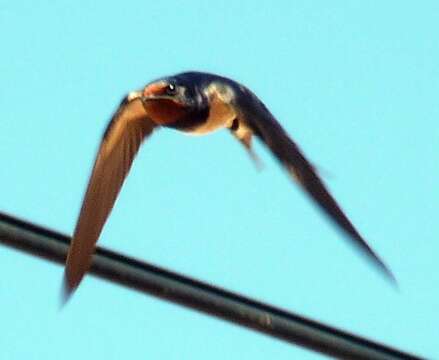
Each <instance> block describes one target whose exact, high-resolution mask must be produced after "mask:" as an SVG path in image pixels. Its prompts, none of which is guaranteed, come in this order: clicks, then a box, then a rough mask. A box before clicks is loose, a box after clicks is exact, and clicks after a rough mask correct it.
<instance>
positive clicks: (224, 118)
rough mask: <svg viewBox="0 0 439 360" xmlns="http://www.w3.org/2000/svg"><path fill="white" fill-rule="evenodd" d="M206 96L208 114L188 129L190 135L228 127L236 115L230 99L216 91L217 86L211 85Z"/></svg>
mask: <svg viewBox="0 0 439 360" xmlns="http://www.w3.org/2000/svg"><path fill="white" fill-rule="evenodd" d="M207 96H208V98H209V113H208V116H207V118H206V120H205V121H204V122H202V123H200V124H198V125H197V126H195V127H194V128H192V129H190V130H189V131H188V133H189V134H191V135H204V134H208V133H210V132H213V131H215V130H218V129H222V128H228V127H230V126H232V123H233V120H234V119H235V117H236V113H235V111H234V108H233V106H232V105H231V104H230V99H228V98H227V97H225V96H224V94H223V93H220V92H218V91H217V88H215V87H212V88H211V89H210V91H209V90H208V93H207Z"/></svg>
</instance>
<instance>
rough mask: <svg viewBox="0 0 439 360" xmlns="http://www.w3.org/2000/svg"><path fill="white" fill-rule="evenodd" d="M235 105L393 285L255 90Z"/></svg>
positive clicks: (323, 208)
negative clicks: (255, 93) (258, 97)
mask: <svg viewBox="0 0 439 360" xmlns="http://www.w3.org/2000/svg"><path fill="white" fill-rule="evenodd" d="M236 107H237V112H238V114H239V117H240V118H241V120H243V121H245V122H246V124H247V125H248V126H249V127H250V128H251V129H252V131H253V132H254V133H255V135H256V136H258V137H259V138H260V139H261V140H262V141H263V142H264V143H265V144H266V145H267V146H268V147H269V148H270V150H271V151H272V152H273V154H274V156H275V157H276V158H277V159H278V160H279V162H280V163H281V164H282V165H283V166H284V167H285V168H286V170H287V171H288V172H289V173H290V175H292V176H293V177H294V178H295V179H296V180H297V181H298V182H299V184H300V185H301V187H302V188H303V189H304V190H305V192H306V193H307V194H308V195H309V196H310V197H311V198H312V199H313V200H314V202H315V203H316V204H317V205H318V207H320V209H322V210H323V211H324V212H325V213H326V215H327V216H329V217H330V218H331V220H332V221H333V222H335V223H336V224H337V225H338V226H339V227H340V228H341V229H343V230H344V232H345V233H346V234H348V235H349V237H350V238H351V239H352V240H353V242H354V244H355V245H356V246H357V247H358V248H359V249H360V250H362V251H363V252H364V253H365V254H366V255H367V256H368V257H369V259H370V260H371V261H372V262H373V263H374V264H375V265H376V266H377V267H378V268H379V269H380V270H381V271H382V272H383V273H384V274H385V275H386V276H387V277H388V278H389V279H390V280H391V281H392V282H393V283H394V284H395V285H396V279H395V277H394V275H393V274H392V272H391V271H390V270H389V268H388V267H387V266H386V265H385V264H384V262H383V261H382V260H381V259H380V258H379V256H378V255H377V254H376V253H375V251H374V250H373V249H372V248H371V247H370V246H369V245H368V244H367V242H366V241H365V240H364V239H363V237H362V236H361V235H360V234H359V232H358V231H357V230H356V228H355V227H354V225H353V224H352V223H351V221H350V220H349V219H348V217H347V216H346V215H345V213H344V212H343V210H342V209H341V208H340V206H339V205H338V203H337V202H336V200H335V199H334V198H333V197H332V195H331V194H330V193H329V191H328V189H327V188H326V186H325V185H324V184H323V181H322V180H321V179H320V178H319V176H318V175H317V172H316V171H315V169H314V167H313V166H312V165H311V163H310V162H309V161H308V160H307V159H306V157H305V156H304V154H303V153H302V152H301V150H300V149H299V147H298V146H297V145H296V144H295V143H294V141H293V140H292V139H291V138H290V137H289V136H288V134H287V133H286V132H285V130H284V129H283V128H282V126H281V125H280V124H279V123H278V122H277V120H276V119H275V118H274V116H273V115H272V114H271V113H270V111H269V110H268V109H267V108H266V107H265V105H264V104H263V103H262V102H261V101H260V100H259V99H257V97H256V96H255V95H254V94H249V95H245V96H241V97H238V99H237V103H236Z"/></svg>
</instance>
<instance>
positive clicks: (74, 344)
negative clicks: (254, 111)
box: [0, 0, 439, 360]
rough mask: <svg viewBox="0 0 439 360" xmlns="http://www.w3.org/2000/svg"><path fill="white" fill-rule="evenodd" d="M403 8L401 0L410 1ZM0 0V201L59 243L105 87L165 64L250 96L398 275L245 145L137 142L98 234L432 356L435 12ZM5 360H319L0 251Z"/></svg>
mask: <svg viewBox="0 0 439 360" xmlns="http://www.w3.org/2000/svg"><path fill="white" fill-rule="evenodd" d="M409 3H410V4H409ZM275 4H276V5H273V2H272V1H267V2H255V1H241V2H239V3H238V2H234V1H230V2H223V1H215V2H207V1H206V2H202V1H191V2H184V1H154V2H149V1H148V2H147V1H130V2H120V3H119V4H116V3H115V2H114V3H112V2H100V3H99V4H91V3H88V4H86V3H85V2H84V3H81V5H78V4H77V3H76V2H60V1H58V2H56V3H55V2H52V1H36V2H29V1H28V2H12V1H11V2H5V1H3V0H0V39H1V50H0V51H1V56H0V79H1V86H0V162H1V164H2V166H1V170H0V171H1V176H0V188H1V189H2V191H1V192H2V195H1V201H0V210H1V211H3V212H7V213H10V214H12V215H16V216H19V217H21V218H24V219H27V220H30V221H33V222H35V223H38V224H41V225H45V226H48V227H50V228H53V229H56V230H58V231H61V232H64V233H67V234H71V233H72V231H73V228H74V225H75V222H76V218H77V214H78V211H79V208H80V204H81V201H82V196H83V192H84V189H85V186H86V183H87V181H88V177H89V174H90V169H91V166H92V162H93V160H94V157H95V151H96V149H97V146H98V143H99V141H100V137H101V134H102V132H103V130H104V128H105V126H106V124H107V121H108V119H109V117H110V116H111V114H112V112H113V111H114V110H115V108H116V106H117V105H118V103H119V101H120V99H121V98H122V96H124V95H125V94H126V93H127V92H128V91H131V90H133V89H138V88H141V87H142V86H143V85H144V84H146V83H147V82H149V81H150V80H152V79H154V78H157V77H160V76H163V75H168V74H173V73H176V72H180V71H184V70H202V71H209V72H214V73H218V74H222V75H225V76H229V77H232V78H234V79H236V80H238V81H240V82H242V83H244V84H246V85H247V86H248V87H250V88H251V89H252V90H254V92H255V93H256V94H258V95H259V96H260V98H261V99H262V100H263V101H264V102H265V103H266V105H267V106H268V107H269V108H270V109H271V110H272V112H273V113H274V114H275V116H276V117H277V118H278V119H279V121H280V122H281V123H282V124H283V125H284V126H285V128H286V129H287V131H288V132H289V133H290V134H291V135H292V137H293V138H294V139H295V140H296V141H297V142H298V143H299V144H300V146H301V147H302V149H303V150H304V151H305V153H306V154H307V155H308V156H309V158H310V159H312V161H313V162H314V163H316V164H317V166H318V167H320V168H321V169H322V171H321V173H322V175H323V176H324V178H325V181H326V182H327V184H328V186H329V187H330V189H331V190H332V192H333V194H334V196H335V197H336V198H337V199H338V200H339V202H340V203H341V204H342V206H343V208H344V209H345V210H346V212H347V213H348V214H349V216H350V217H351V219H352V221H353V222H354V224H356V225H357V227H358V228H359V230H360V231H361V232H362V233H363V234H364V236H365V237H366V238H367V239H368V241H369V242H370V244H371V245H372V246H373V248H374V249H376V251H377V252H378V253H379V254H380V255H381V256H382V258H383V259H384V260H385V261H386V262H387V263H388V265H389V267H390V268H391V269H392V270H393V272H394V273H395V275H396V277H397V279H398V281H399V283H400V291H399V292H396V291H395V290H394V289H393V288H392V287H391V286H389V284H388V283H387V282H386V281H385V280H384V279H383V278H382V277H381V276H380V275H379V274H378V273H377V272H376V271H375V269H374V268H373V267H372V266H371V265H370V264H369V263H368V262H367V261H366V260H365V259H364V257H362V256H361V255H360V254H359V253H358V252H357V251H355V250H354V249H353V248H352V247H351V246H350V245H349V242H348V241H346V239H345V238H344V237H343V236H342V234H341V233H339V232H338V231H337V230H336V229H335V228H334V227H333V226H332V225H331V224H330V223H329V222H328V221H327V219H326V218H325V217H324V216H322V214H321V213H320V212H319V211H318V210H317V209H316V208H315V207H314V206H312V204H311V203H310V202H309V200H308V199H307V198H306V197H305V196H304V195H303V194H302V193H301V191H300V190H299V189H298V187H297V186H296V185H295V184H294V183H292V182H291V181H290V180H289V178H288V177H287V176H286V174H285V173H284V171H283V170H282V169H281V168H280V167H279V166H278V164H277V162H276V161H275V160H274V159H273V158H272V157H271V155H270V154H269V153H268V152H267V151H266V149H265V148H264V147H263V146H261V144H257V145H256V151H257V152H258V153H259V154H260V156H261V157H262V159H263V161H264V163H265V168H264V170H263V171H262V172H258V171H257V170H256V169H255V167H254V165H253V164H252V163H251V162H250V161H249V159H248V157H247V154H246V153H245V152H244V150H243V149H242V148H241V147H240V145H239V144H237V143H235V141H234V140H233V139H232V138H231V136H230V135H229V133H228V132H227V131H221V132H218V133H215V134H212V135H210V136H207V137H198V138H194V137H188V136H184V135H182V134H180V133H177V132H173V131H171V130H163V131H160V132H158V133H157V134H156V135H155V136H153V137H152V138H151V140H150V141H149V142H147V143H146V144H145V145H144V146H143V148H142V149H141V152H140V153H139V156H138V157H137V160H136V161H135V163H134V166H133V169H132V172H131V174H130V176H129V178H128V180H127V182H126V184H125V186H124V188H123V191H122V193H121V196H120V198H119V200H118V202H117V203H116V206H115V209H114V211H113V213H112V216H111V218H110V219H109V221H108V223H107V226H106V227H105V231H104V232H103V234H102V237H101V241H100V243H99V244H100V245H102V246H106V247H109V248H111V249H114V250H117V251H120V252H122V253H124V254H128V255H131V256H135V257H138V258H140V259H144V260H146V261H148V262H152V263H154V264H157V265H160V266H164V267H167V268H170V269H173V270H176V271H179V272H182V273H184V274H187V275H190V276H194V277H196V278H200V279H202V280H204V281H207V282H210V283H214V284H216V285H219V286H222V287H225V288H228V289H231V290H234V291H237V292H239V293H243V294H246V295H248V296H251V297H255V298H257V299H259V300H262V301H266V302H269V303H271V304H274V305H277V306H280V307H283V308H285V309H288V310H291V311H294V312H296V313H299V314H301V315H304V316H307V317H311V318H313V319H316V320H319V321H323V322H325V323H328V324H330V325H334V326H337V327H340V328H343V329H346V330H349V331H352V332H354V333H357V334H360V335H362V336H366V337H369V338H372V339H374V340H378V341H380V342H384V343H387V344H389V345H392V346H396V347H398V348H401V349H403V350H407V351H411V352H415V353H417V354H420V355H423V356H426V357H429V358H439V346H438V344H439V325H438V324H439V311H438V304H439V290H438V289H439V286H438V284H439V263H438V260H437V259H438V254H439V241H438V235H439V223H438V214H439V186H438V185H439V162H438V152H439V105H438V104H439V102H438V96H439V65H438V64H439V41H438V34H439V22H438V18H439V3H438V2H437V1H417V2H405V3H401V1H386V2H382V1H367V2H365V1H362V2H360V1H356V2H351V1H332V2H328V1H323V0H322V1H306V0H303V1H284V2H280V1H279V2H275ZM0 264H1V269H2V276H1V277H0V305H1V307H0V309H1V310H0V317H1V321H0V334H1V336H0V357H1V358H2V359H27V360H31V359H46V360H50V359H60V358H62V359H89V358H93V357H94V358H97V359H106V360H112V359H120V358H122V357H123V356H125V357H126V358H145V359H191V360H192V359H206V358H209V359H221V360H223V359H254V360H256V359H267V358H276V359H298V358H300V359H317V358H320V357H321V356H320V355H316V354H314V353H312V352H309V351H307V350H303V349H301V348H299V347H294V346H291V345H287V344H285V343H283V342H280V341H277V340H273V339H270V338H268V337H265V336H263V335H260V334H256V333H254V332H252V331H249V330H247V329H242V328H239V327H236V326H234V325H230V324H228V323H224V322H222V321H219V320H217V319H213V318H211V317H208V316H205V315H202V314H199V313H196V312H193V311H190V310H187V309H184V308H181V307H178V306H175V305H172V304H169V303H165V302H163V301H158V300H156V299H155V298H152V297H149V296H146V295H143V294H139V293H136V292H133V291H129V290H126V289H124V288H121V287H119V286H116V285H113V284H110V283H106V282H103V281H101V280H97V279H95V278H93V277H87V278H86V279H85V281H84V282H83V283H82V284H81V287H80V288H79V289H78V291H77V293H76V294H75V296H74V298H73V299H72V301H71V302H70V303H69V304H68V306H66V307H65V308H64V309H63V310H62V311H59V292H60V285H61V279H62V268H61V267H60V266H57V265H53V264H51V263H48V262H45V261H42V260H40V259H36V258H33V257H30V256H27V255H24V254H22V253H18V252H16V251H13V250H10V249H8V248H4V247H0Z"/></svg>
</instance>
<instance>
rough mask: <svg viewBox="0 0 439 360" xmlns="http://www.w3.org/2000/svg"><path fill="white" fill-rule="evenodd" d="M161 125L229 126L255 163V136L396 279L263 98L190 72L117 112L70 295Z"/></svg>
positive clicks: (87, 199)
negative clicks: (135, 165)
mask: <svg viewBox="0 0 439 360" xmlns="http://www.w3.org/2000/svg"><path fill="white" fill-rule="evenodd" d="M159 128H168V129H174V130H177V131H180V132H183V133H187V134H193V135H206V134H209V133H212V132H214V131H216V130H220V129H227V130H228V131H229V132H230V133H231V135H232V136H233V137H234V138H235V139H236V140H238V142H239V143H241V144H242V146H243V148H244V149H245V150H246V151H247V153H248V154H249V156H250V158H251V159H253V160H254V161H255V163H256V164H259V163H260V160H259V158H258V157H257V155H256V154H255V153H254V151H253V147H252V140H253V138H254V137H256V138H258V139H259V140H260V141H261V142H262V143H264V144H265V145H266V146H267V147H268V149H269V150H271V152H272V154H273V155H274V157H275V158H276V159H277V160H278V161H279V163H280V164H281V165H282V166H283V168H284V169H285V170H286V172H287V173H288V174H289V175H290V176H291V177H292V179H293V180H295V181H296V182H297V183H298V184H299V186H300V187H301V188H302V189H303V190H304V191H305V193H307V194H308V195H309V197H310V198H311V199H312V200H313V201H314V203H315V204H316V205H317V206H318V207H319V208H320V209H321V210H323V212H324V213H326V215H327V216H328V217H329V218H330V219H331V220H332V221H333V222H334V223H335V224H336V225H337V226H338V227H339V229H341V230H342V231H343V232H344V233H345V235H347V237H348V238H350V240H351V241H352V243H353V244H354V245H356V247H357V248H359V249H360V250H361V251H362V252H363V253H364V254H365V255H366V256H367V258H368V259H369V260H370V261H371V262H372V263H373V264H374V265H375V266H376V267H377V268H378V269H379V270H380V271H381V272H382V273H383V274H384V275H385V276H386V277H387V279H389V280H390V281H391V282H393V283H394V284H396V279H395V277H394V275H393V274H392V272H391V271H390V270H389V268H388V267H387V265H386V264H385V263H384V262H383V261H382V260H381V258H380V257H379V256H378V255H377V254H376V252H375V251H374V250H373V249H372V248H371V247H370V246H369V245H368V243H367V242H366V241H365V239H364V238H363V237H362V236H361V235H360V233H359V232H358V231H357V229H356V228H355V227H354V225H353V224H352V223H351V221H350V220H349V218H348V217H347V216H346V215H345V213H344V212H343V210H342V209H341V207H340V206H339V205H338V203H337V201H336V200H335V199H334V197H333V196H332V195H331V194H330V192H329V190H328V189H327V187H326V186H325V185H324V183H323V181H322V179H321V178H320V177H319V175H318V172H317V170H316V169H315V167H314V165H313V164H312V163H311V162H310V161H309V160H308V159H307V158H306V157H305V155H304V153H303V152H302V151H301V149H300V148H299V146H298V145H297V144H296V143H295V142H294V141H293V140H292V139H291V137H290V136H289V135H288V134H287V132H286V131H285V130H284V128H283V127H282V126H281V125H280V123H279V122H278V121H277V120H276V118H275V117H274V116H273V114H272V113H271V112H270V111H269V110H268V108H267V107H266V106H265V105H264V103H263V102H262V101H261V100H260V99H259V98H258V97H257V96H256V95H255V94H254V93H253V92H252V91H251V90H250V89H249V88H247V87H246V86H244V85H242V84H241V83H239V82H237V81H234V80H232V79H230V78H227V77H223V76H220V75H216V74H211V73H205V72H197V71H189V72H183V73H178V74H176V75H172V76H166V77H162V78H159V79H157V80H154V81H152V82H150V83H148V84H147V85H145V86H144V87H143V88H142V89H141V90H136V91H133V92H130V93H129V94H128V95H127V96H125V97H124V98H123V100H122V101H121V103H120V105H119V107H118V108H117V110H116V112H115V113H114V115H113V116H112V118H111V120H110V122H109V124H108V126H107V128H106V130H105V132H104V134H103V137H102V140H101V143H100V147H99V150H98V152H97V155H96V160H95V163H94V166H93V170H92V173H91V176H90V179H89V183H88V186H87V189H86V192H85V195H84V199H83V202H82V207H81V210H80V213H79V217H78V220H77V223H76V227H75V230H74V233H73V237H72V242H71V244H70V247H69V250H68V255H67V260H66V266H65V271H64V287H63V288H64V298H65V299H66V300H67V299H69V298H70V296H71V295H72V293H73V292H74V291H75V289H76V288H77V287H78V285H79V284H80V282H81V280H82V279H83V277H84V275H85V274H86V272H87V271H88V269H89V267H90V265H91V259H92V256H93V253H94V250H95V245H96V243H97V241H98V239H99V236H100V233H101V231H102V229H103V227H104V225H105V222H106V220H107V218H108V216H109V215H110V212H111V210H112V208H113V206H114V203H115V201H116V198H117V196H118V194H119V191H120V190H121V187H122V185H123V183H124V180H125V178H126V176H127V175H128V172H129V170H130V168H131V165H132V163H133V160H134V158H135V156H136V154H137V152H138V150H139V148H140V146H141V144H142V143H143V141H144V140H145V139H147V138H148V137H149V136H150V135H152V134H153V133H154V132H156V131H157V130H158V129H159Z"/></svg>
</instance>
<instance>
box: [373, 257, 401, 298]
mask: <svg viewBox="0 0 439 360" xmlns="http://www.w3.org/2000/svg"><path fill="white" fill-rule="evenodd" d="M373 260H374V262H375V263H376V264H377V266H378V267H379V270H380V272H381V274H382V275H383V276H384V277H385V279H386V280H387V282H388V283H389V284H390V285H391V286H392V287H393V288H394V289H395V290H396V291H398V292H399V291H400V287H399V283H398V280H396V277H395V275H394V274H393V272H392V271H391V270H390V269H389V268H388V267H387V265H386V264H385V263H384V262H383V261H382V260H381V259H380V258H379V257H378V256H376V255H375V254H374V257H373Z"/></svg>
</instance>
